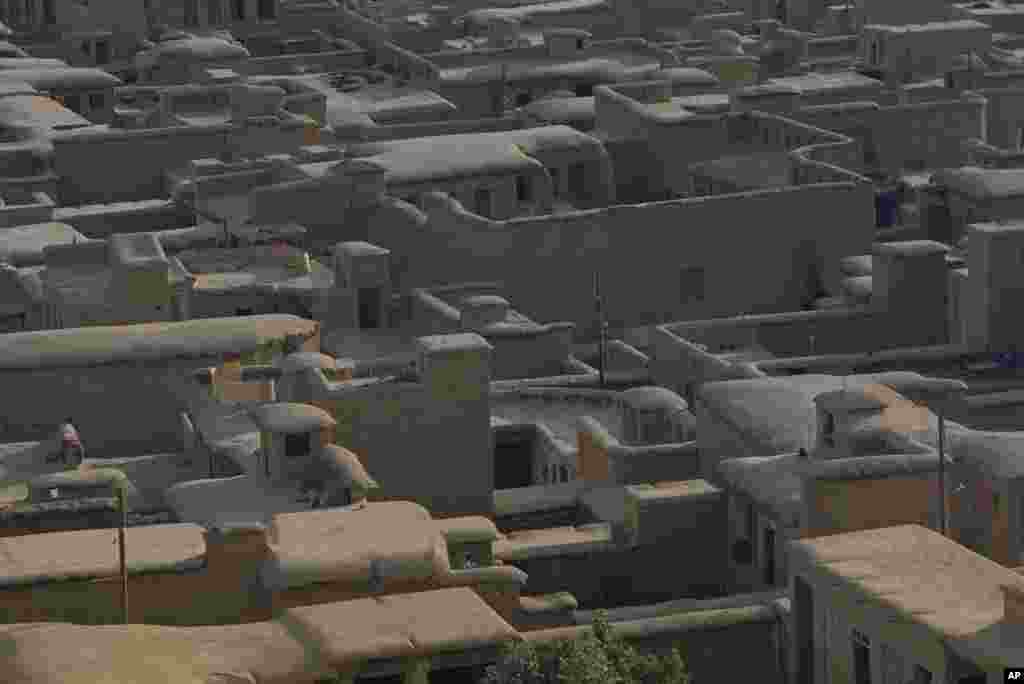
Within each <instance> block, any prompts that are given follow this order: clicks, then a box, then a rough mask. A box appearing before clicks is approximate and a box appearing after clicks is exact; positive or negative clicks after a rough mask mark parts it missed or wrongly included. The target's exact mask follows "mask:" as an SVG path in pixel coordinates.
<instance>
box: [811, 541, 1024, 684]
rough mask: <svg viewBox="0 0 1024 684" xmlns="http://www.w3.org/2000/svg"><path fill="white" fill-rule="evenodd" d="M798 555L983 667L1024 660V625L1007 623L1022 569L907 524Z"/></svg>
mask: <svg viewBox="0 0 1024 684" xmlns="http://www.w3.org/2000/svg"><path fill="white" fill-rule="evenodd" d="M791 548H792V549H793V551H792V553H793V554H794V555H795V556H797V557H800V558H801V559H802V560H804V561H805V562H808V563H810V564H811V565H812V566H814V567H816V568H817V569H818V570H819V571H821V572H824V573H827V574H828V575H830V576H832V577H835V578H837V579H839V580H840V581H841V583H842V585H844V586H845V587H848V588H851V589H853V590H854V591H855V592H857V593H858V594H860V595H861V596H863V597H865V598H866V599H867V600H868V606H871V607H875V608H877V609H879V610H884V611H886V612H895V613H896V614H897V615H898V618H899V619H900V620H902V621H906V622H911V623H915V624H918V625H922V626H924V627H925V628H927V629H928V630H929V631H930V632H931V633H932V634H933V635H934V636H935V637H936V638H937V639H939V640H941V641H944V642H945V643H947V644H948V645H949V646H950V647H951V648H952V649H953V650H954V651H956V652H958V653H959V654H960V655H961V656H962V657H964V658H966V659H968V660H970V661H972V662H974V663H975V664H977V665H979V666H981V667H983V668H994V667H1011V666H1012V665H1011V663H1017V664H1018V665H1019V664H1020V663H1021V662H1024V641H1021V638H1020V637H1021V635H1022V634H1024V626H1021V625H1016V624H1011V623H1008V622H1007V621H1006V620H1004V598H1003V595H1002V591H1001V589H1000V587H1001V586H1002V585H1009V586H1011V587H1015V588H1017V590H1018V591H1020V590H1022V589H1024V579H1022V578H1021V576H1020V575H1019V574H1017V573H1016V572H1015V571H1013V570H1011V569H1009V568H1005V567H1003V566H1001V565H999V564H998V563H995V562H993V561H990V560H989V559H987V558H984V557H983V556H980V555H978V554H976V553H974V552H973V551H970V550H968V549H966V548H964V547H963V546H960V545H959V544H957V543H956V542H954V541H952V540H950V539H947V538H946V537H944V536H942V535H941V534H939V533H937V532H933V531H932V530H929V529H926V528H924V527H918V526H916V525H903V526H899V527H888V528H883V529H875V530H864V531H860V532H850V533H846V534H837V535H831V536H827V537H819V538H817V539H805V540H800V541H797V542H794V543H793V545H792V547H791Z"/></svg>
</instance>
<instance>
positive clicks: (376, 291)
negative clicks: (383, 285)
mask: <svg viewBox="0 0 1024 684" xmlns="http://www.w3.org/2000/svg"><path fill="white" fill-rule="evenodd" d="M356 296H357V297H358V299H359V329H360V330H373V329H375V328H379V327H380V304H381V302H380V288H379V287H361V288H359V290H358V294H357V295H356Z"/></svg>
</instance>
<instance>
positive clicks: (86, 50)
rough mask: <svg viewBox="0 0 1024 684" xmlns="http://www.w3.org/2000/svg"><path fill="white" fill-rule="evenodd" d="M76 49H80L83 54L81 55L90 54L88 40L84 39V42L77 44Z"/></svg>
mask: <svg viewBox="0 0 1024 684" xmlns="http://www.w3.org/2000/svg"><path fill="white" fill-rule="evenodd" d="M78 49H79V50H81V51H82V54H83V55H88V54H91V53H90V52H89V41H85V42H84V43H82V44H81V45H79V46H78Z"/></svg>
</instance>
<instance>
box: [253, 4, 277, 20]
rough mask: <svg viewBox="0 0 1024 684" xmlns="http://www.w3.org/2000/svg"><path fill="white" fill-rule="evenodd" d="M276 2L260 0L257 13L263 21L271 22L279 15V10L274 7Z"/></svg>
mask: <svg viewBox="0 0 1024 684" xmlns="http://www.w3.org/2000/svg"><path fill="white" fill-rule="evenodd" d="M274 3H275V0H259V5H258V7H257V11H258V12H259V17H260V19H261V20H262V21H270V20H271V19H273V18H274V17H275V16H276V15H277V8H276V7H275V6H274Z"/></svg>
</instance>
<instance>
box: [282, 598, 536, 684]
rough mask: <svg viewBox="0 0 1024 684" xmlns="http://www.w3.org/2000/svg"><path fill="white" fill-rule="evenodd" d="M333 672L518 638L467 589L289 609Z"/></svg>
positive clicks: (493, 644)
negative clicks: (357, 663)
mask: <svg viewBox="0 0 1024 684" xmlns="http://www.w3.org/2000/svg"><path fill="white" fill-rule="evenodd" d="M288 616H289V618H291V619H293V620H294V621H295V622H296V623H297V624H299V625H301V626H302V627H303V628H304V630H306V631H307V633H308V634H310V635H311V636H312V637H313V638H314V639H315V641H316V643H317V644H318V646H319V647H320V652H321V653H322V654H323V656H324V658H325V660H326V661H327V662H328V664H329V665H330V666H331V667H332V668H334V669H342V668H344V667H345V666H346V665H348V664H350V663H353V662H354V661H360V660H363V659H366V658H386V657H403V656H406V657H407V656H416V655H427V654H431V655H433V654H437V653H443V652H446V651H463V650H468V649H474V648H486V647H489V646H496V645H498V644H501V643H503V642H508V641H513V640H518V638H519V634H518V632H516V630H515V629H513V628H512V627H511V626H510V625H509V624H508V623H507V622H505V621H504V620H503V619H502V618H501V617H500V616H499V615H498V614H497V613H495V612H494V610H492V609H491V607H490V606H488V605H487V604H486V603H484V602H483V600H482V599H481V598H480V597H478V596H477V595H476V593H474V592H473V591H472V590H471V589H466V588H454V589H441V590H438V591H428V592H421V593H416V594H398V595H393V596H382V597H376V598H368V599H358V600H355V601H346V602H344V603H336V604H323V605H318V606H305V607H301V608H292V609H291V610H289V611H288Z"/></svg>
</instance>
